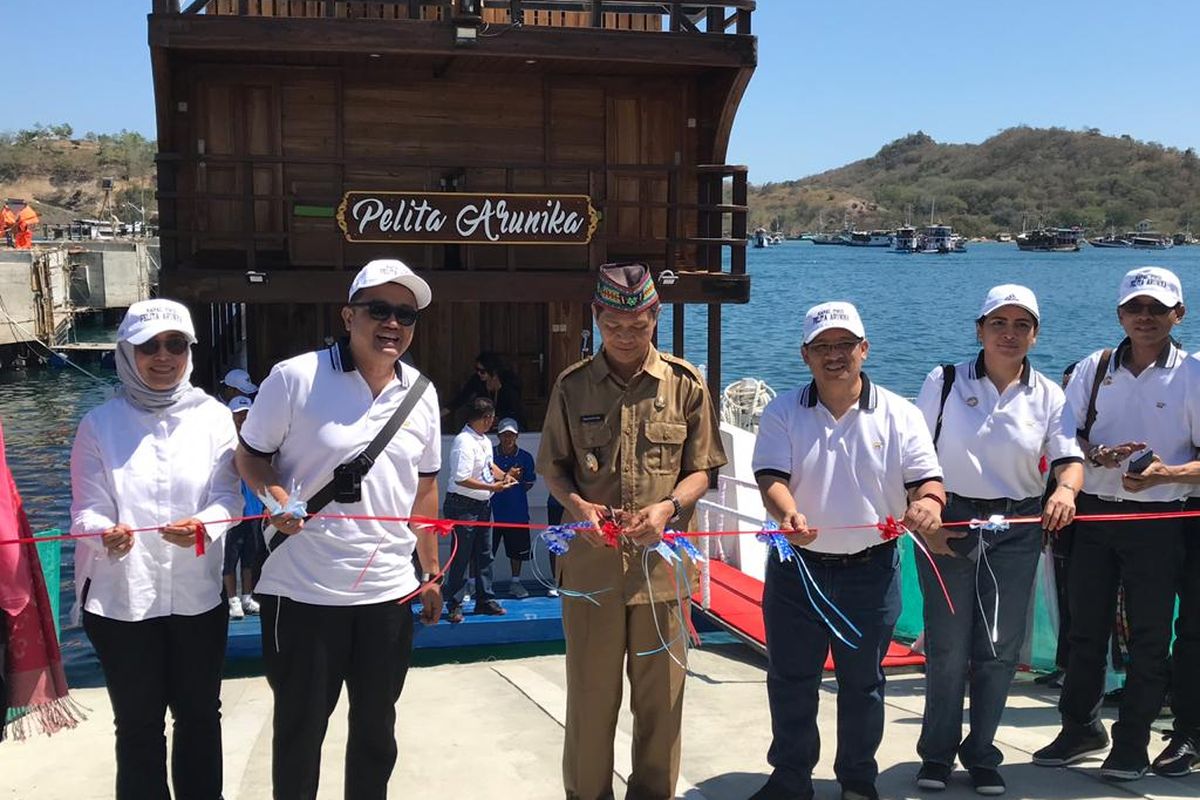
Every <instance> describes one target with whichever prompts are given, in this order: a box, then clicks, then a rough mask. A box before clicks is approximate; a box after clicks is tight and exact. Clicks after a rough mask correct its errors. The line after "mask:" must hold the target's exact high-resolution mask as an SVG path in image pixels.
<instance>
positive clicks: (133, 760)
mask: <svg viewBox="0 0 1200 800" xmlns="http://www.w3.org/2000/svg"><path fill="white" fill-rule="evenodd" d="M117 338H118V342H117V359H116V360H117V374H118V376H119V377H120V379H121V388H120V390H119V391H118V393H117V396H116V397H114V398H112V399H111V400H109V401H108V402H106V403H104V404H103V405H101V406H99V407H97V408H96V409H94V410H92V411H91V412H89V413H88V414H87V416H85V417H84V418H83V421H82V422H81V423H80V424H79V430H78V432H77V434H76V437H75V444H74V447H73V448H72V451H71V490H72V496H73V502H72V504H71V532H72V533H75V534H91V535H92V536H93V537H94V538H83V539H79V540H78V543H77V545H76V548H75V584H76V593H77V600H78V605H77V609H78V610H82V612H83V627H84V630H85V631H87V634H88V638H89V639H91V641H92V645H93V646H94V647H95V649H96V655H97V656H98V657H99V659H100V665H101V666H102V667H103V669H104V677H105V682H106V684H107V688H108V695H109V698H110V700H111V701H112V707H113V716H114V719H115V724H116V756H117V778H116V797H117V798H118V800H126V799H127V798H135V797H137V798H142V797H155V798H159V797H171V796H172V795H171V794H170V793H169V789H168V786H167V768H166V757H167V744H166V737H165V735H164V728H165V723H164V717H165V714H166V710H167V709H168V708H170V710H171V715H172V717H173V719H174V729H173V741H172V746H173V753H172V758H171V773H172V775H171V777H172V783H173V784H174V789H175V791H174V795H173V796H174V797H175V798H177V800H188V799H189V798H194V799H195V800H217V798H219V797H220V796H221V721H220V720H221V714H220V688H221V667H222V664H223V663H224V660H225V638H226V632H227V628H228V624H229V622H228V613H229V612H228V607H227V606H226V605H225V603H224V602H223V599H222V597H221V561H222V548H221V547H220V546H219V544H218V543H219V541H220V539H221V537H222V535H223V534H224V532H225V529H226V528H227V527H228V526H227V525H226V524H223V523H219V522H217V520H225V519H229V518H231V517H235V516H237V515H239V514H240V513H241V509H242V495H241V491H240V487H239V482H238V476H237V472H236V471H235V470H234V467H233V452H234V449H235V447H236V445H237V434H236V432H235V429H234V425H233V418H232V416H231V415H230V413H229V410H228V409H227V408H226V407H225V406H224V405H223V404H221V403H220V402H218V401H217V400H215V399H213V398H211V397H209V396H208V395H207V394H205V393H204V392H203V391H201V390H200V389H197V388H196V387H194V386H192V384H191V382H190V380H189V379H190V377H191V373H192V359H191V345H192V344H195V342H196V336H195V332H194V330H193V327H192V320H191V316H190V315H189V314H188V310H187V308H185V307H184V306H183V305H181V304H179V303H176V302H174V301H171V300H145V301H142V302H139V303H134V304H133V305H132V306H130V308H129V311H128V313H126V315H125V319H124V320H123V321H122V322H121V327H120V329H119V330H118V332H117ZM142 528H150V529H157V530H150V531H148V532H144V533H133V532H131V531H132V530H134V529H142ZM97 534H99V535H98V536H97ZM198 539H202V540H203V542H204V544H205V547H204V554H203V555H198V553H199V548H198V547H197V540H198Z"/></svg>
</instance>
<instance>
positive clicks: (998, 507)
mask: <svg viewBox="0 0 1200 800" xmlns="http://www.w3.org/2000/svg"><path fill="white" fill-rule="evenodd" d="M951 499H958V500H961V501H963V502H964V503H970V504H971V505H973V506H975V508H976V509H977V510H978V511H979V512H980V513H981V514H1004V515H1005V516H1011V515H1013V514H1015V513H1016V510H1017V508H1018V507H1019V506H1021V505H1022V504H1024V503H1027V502H1029V501H1030V500H1037V499H1039V498H1036V497H1026V498H1023V499H1020V500H1015V499H1013V498H1011V497H966V496H964V495H961V494H955V493H954V492H947V493H946V501H947V503H949V501H950V500H951Z"/></svg>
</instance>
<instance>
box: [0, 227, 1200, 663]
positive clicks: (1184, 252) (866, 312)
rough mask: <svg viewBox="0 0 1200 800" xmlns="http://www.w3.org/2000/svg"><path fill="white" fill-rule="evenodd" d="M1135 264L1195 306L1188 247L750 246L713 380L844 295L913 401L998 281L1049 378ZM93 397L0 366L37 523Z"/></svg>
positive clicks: (765, 372)
mask: <svg viewBox="0 0 1200 800" xmlns="http://www.w3.org/2000/svg"><path fill="white" fill-rule="evenodd" d="M1147 264H1153V265H1159V266H1165V267H1168V268H1169V269H1172V270H1174V271H1175V272H1176V273H1177V274H1178V275H1179V276H1180V278H1181V279H1182V281H1183V286H1184V292H1185V298H1186V299H1188V300H1200V247H1179V248H1173V249H1171V250H1167V251H1162V252H1147V251H1130V250H1095V249H1091V248H1085V249H1084V250H1083V251H1082V252H1079V253H1022V252H1020V251H1019V250H1017V248H1016V246H1015V245H1012V244H973V245H970V247H969V249H968V252H966V253H963V254H953V255H944V256H934V255H929V256H923V255H922V256H918V255H903V256H902V255H895V254H892V253H890V252H887V251H883V250H877V249H869V248H848V247H818V246H814V245H812V244H809V243H808V242H786V243H784V244H782V245H778V246H775V247H770V248H766V249H761V250H754V249H752V250H751V251H750V253H749V258H748V269H749V272H750V275H751V277H752V288H751V301H750V303H748V304H746V305H742V306H725V307H724V311H723V316H724V325H723V336H722V342H723V368H722V374H723V381H724V382H726V383H728V382H730V381H732V380H735V379H737V378H741V377H758V378H762V379H764V380H766V381H767V382H768V383H769V384H771V386H773V387H774V388H775V389H776V390H778V391H783V390H786V389H789V388H793V387H795V386H799V385H802V384H803V383H805V382H807V380H808V374H807V371H806V369H805V367H804V364H803V362H802V361H801V360H800V355H799V347H800V331H801V323H802V319H803V314H804V311H805V310H806V309H807V308H809V307H810V306H812V305H814V304H816V303H820V302H824V301H827V300H849V301H851V302H853V303H855V304H856V305H857V306H858V308H859V311H860V312H861V314H862V316H863V320H864V323H865V325H866V328H867V337H868V339H869V340H870V342H871V351H870V355H869V357H868V360H867V365H866V369H867V371H868V372H869V373H870V374H871V376H872V378H873V379H874V380H875V381H876V382H878V383H880V384H882V385H884V386H887V387H888V388H890V389H893V390H894V391H897V392H899V393H901V394H903V395H906V396H913V395H915V394H916V393H917V391H918V389H919V388H920V386H921V382H922V381H923V380H924V377H925V375H926V374H927V373H928V372H929V370H930V369H932V368H933V367H934V366H935V365H937V364H939V363H942V362H946V361H956V360H961V359H963V358H967V357H969V356H971V355H972V354H973V353H974V352H975V351H976V343H975V334H974V319H975V317H976V315H977V314H978V310H979V304H980V303H981V302H982V300H983V296H984V294H985V293H986V292H987V290H988V288H990V287H991V286H993V285H995V284H998V283H1022V284H1025V285H1026V286H1029V287H1030V288H1032V289H1033V290H1034V291H1035V292H1036V293H1037V295H1038V299H1039V302H1040V304H1041V309H1042V329H1041V331H1040V333H1039V336H1038V342H1037V345H1036V346H1035V348H1034V350H1033V353H1032V354H1031V358H1032V360H1033V362H1034V366H1035V367H1037V368H1038V369H1041V370H1042V371H1044V372H1046V373H1047V374H1048V375H1053V376H1056V375H1058V374H1059V373H1060V372H1061V371H1062V369H1063V368H1064V367H1065V366H1067V365H1068V364H1070V363H1072V362H1074V361H1076V360H1077V359H1079V358H1081V357H1082V356H1084V355H1086V354H1087V353H1090V352H1092V351H1093V350H1095V349H1097V348H1100V347H1104V346H1112V345H1115V344H1116V343H1117V342H1118V341H1120V338H1121V336H1122V334H1121V331H1120V329H1119V327H1118V326H1117V322H1116V293H1117V286H1118V283H1119V282H1120V279H1121V276H1122V275H1123V274H1124V273H1125V272H1126V271H1127V270H1129V269H1132V268H1133V267H1136V266H1142V265H1147ZM1197 314H1200V306H1198V307H1197ZM706 316H707V312H706V310H705V309H704V308H691V309H689V311H688V316H687V319H686V321H685V322H686V324H685V330H686V333H687V335H686V340H685V344H686V348H685V353H684V355H685V356H686V357H687V358H688V359H689V360H691V361H692V362H694V363H696V364H706V363H707V361H708V358H707V356H706V353H705V341H706ZM670 330H671V310H670V309H667V310H666V311H665V312H664V315H663V325H662V327H661V334H660V338H661V342H662V344H663V346H664V348H665V347H668V346H669V342H670V341H671V336H670ZM1197 330H1200V322H1197V321H1196V320H1195V319H1193V318H1192V316H1191V315H1189V316H1188V317H1186V318H1185V320H1184V322H1183V324H1182V325H1181V326H1180V327H1179V329H1178V334H1179V338H1181V339H1182V341H1183V343H1184V346H1185V347H1189V345H1190V346H1193V347H1196V348H1197V349H1200V334H1195V333H1193V331H1197ZM417 335H418V336H419V335H420V331H419V329H418V332H417ZM93 371H95V368H93ZM107 375H108V376H109V378H110V379H111V377H112V373H111V372H109V373H107ZM105 398H106V394H105V392H104V389H103V387H102V386H100V385H98V384H97V383H96V382H95V381H94V380H93V379H91V378H88V377H86V376H84V375H82V374H80V373H78V372H76V371H74V370H70V369H38V370H30V371H29V372H27V373H20V372H4V373H0V422H2V423H3V426H4V435H5V439H6V442H7V450H8V460H9V464H10V466H11V467H12V469H13V473H14V475H15V478H16V481H17V486H18V488H19V489H20V491H21V494H22V496H23V498H24V501H25V507H26V511H27V513H28V514H29V517H30V521H31V523H32V524H33V527H34V529H35V530H44V529H47V528H55V527H61V528H66V527H68V525H69V510H70V503H71V490H70V480H69V473H68V469H69V467H68V463H69V458H70V449H71V440H72V437H73V436H74V432H75V428H76V426H77V425H78V423H79V420H80V418H82V416H83V415H84V414H85V413H86V412H87V411H88V410H89V409H90V408H92V407H94V406H96V405H98V404H99V403H101V402H103V401H104V399H105ZM73 597H74V581H73V574H72V556H71V552H70V547H69V546H68V547H67V548H65V550H64V553H63V581H62V587H61V599H62V609H63V615H64V619H63V622H64V625H63V649H64V656H65V658H66V661H67V665H68V673H69V675H70V676H71V678H72V680H73V681H75V682H79V681H95V680H96V679H97V677H98V674H99V665H98V664H97V663H96V661H95V656H94V655H93V654H92V651H91V648H90V647H89V646H88V643H87V639H86V637H85V636H84V635H83V633H82V631H81V630H79V629H78V628H72V627H70V626H68V625H67V624H66V619H65V617H66V612H67V610H68V609H69V608H70V606H71V604H72V602H73Z"/></svg>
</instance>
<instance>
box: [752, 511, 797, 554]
mask: <svg viewBox="0 0 1200 800" xmlns="http://www.w3.org/2000/svg"><path fill="white" fill-rule="evenodd" d="M754 538H755V539H758V540H759V541H760V542H762V543H763V544H765V545H767V547H768V548H770V549H771V550H774V551H775V554H776V555H777V556H779V560H780V561H791V560H793V559H795V558H796V551H795V550H793V549H792V543H791V542H789V541H788V540H787V537H786V536H784V535H783V534H782V533H780V532H779V526H778V525H777V524H775V522H774V520H767V522H766V523H764V524H763V529H762V530H761V531H759V532H758V533H756V534H754Z"/></svg>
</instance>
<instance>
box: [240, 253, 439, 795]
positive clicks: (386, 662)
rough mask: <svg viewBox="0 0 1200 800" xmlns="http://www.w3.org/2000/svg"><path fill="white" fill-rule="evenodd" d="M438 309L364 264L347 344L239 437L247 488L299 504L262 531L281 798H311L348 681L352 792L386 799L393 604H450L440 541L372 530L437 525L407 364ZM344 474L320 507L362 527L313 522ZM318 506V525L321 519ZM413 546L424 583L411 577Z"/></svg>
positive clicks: (396, 273) (301, 359) (404, 657)
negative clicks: (442, 582)
mask: <svg viewBox="0 0 1200 800" xmlns="http://www.w3.org/2000/svg"><path fill="white" fill-rule="evenodd" d="M431 299H432V295H431V292H430V289H429V285H428V284H427V283H426V282H425V281H424V280H422V279H421V278H420V277H418V276H417V275H415V274H414V273H413V272H412V270H410V269H409V268H408V267H407V266H405V265H404V264H403V263H401V262H399V261H395V260H391V259H385V260H378V261H372V262H370V263H369V264H367V265H366V266H365V267H363V268H362V270H361V271H360V272H359V273H358V275H357V276H356V277H355V278H354V282H353V284H352V285H351V287H350V296H349V300H348V302H347V303H346V305H345V306H344V307H343V308H342V314H341V317H342V322H343V324H344V325H345V326H346V332H347V333H348V334H349V336H348V338H346V339H343V340H341V341H339V342H336V343H335V344H333V345H332V346H330V347H328V348H325V349H323V350H319V351H316V352H311V353H305V354H303V355H300V356H297V357H295V358H291V359H288V360H286V361H283V362H281V363H280V364H278V365H276V367H275V369H274V370H272V371H271V374H270V375H269V376H268V377H267V379H266V380H264V381H263V383H262V386H261V387H260V389H259V393H258V397H257V399H256V400H255V403H254V406H253V407H252V408H251V409H250V411H249V413H248V415H247V419H246V421H245V422H244V423H243V425H242V430H241V436H240V439H241V442H240V446H239V447H238V452H237V465H238V469H239V471H240V472H241V474H242V477H243V479H244V480H245V481H246V483H247V484H248V485H249V486H250V488H251V489H252V490H253V491H255V492H256V493H257V494H259V495H260V496H263V497H264V498H265V499H266V501H267V505H269V506H271V505H274V506H275V507H276V508H278V507H280V506H283V507H284V508H285V509H286V508H289V507H290V508H292V512H291V513H289V512H286V511H285V512H275V515H274V516H273V517H272V518H271V525H272V526H273V528H274V529H275V530H277V531H278V532H279V533H280V534H282V536H280V537H278V539H279V541H278V543H277V544H276V543H275V541H274V539H273V537H272V535H271V534H270V533H268V534H267V537H268V538H269V539H272V544H274V545H275V546H274V547H273V549H272V551H271V554H270V555H269V556H268V557H267V561H266V564H265V565H264V566H263V571H262V579H261V580H260V582H259V583H258V585H257V587H256V593H257V595H258V600H259V602H260V604H261V620H262V628H263V636H262V639H263V659H264V662H265V666H266V673H267V680H268V682H269V683H270V685H271V690H272V692H273V693H274V696H275V717H274V738H273V742H272V747H273V753H272V755H273V761H272V777H273V783H274V793H275V796H276V797H287V798H297V799H299V798H315V797H316V794H317V782H318V778H319V770H320V762H321V744H322V742H323V740H324V738H325V728H326V724H327V721H328V718H329V715H330V713H332V711H333V708H334V706H335V705H336V704H337V700H338V696H339V694H340V693H341V688H342V684H343V683H345V685H346V687H347V691H348V694H349V697H350V715H349V719H350V737H349V743H348V745H347V748H346V769H345V776H346V777H345V780H346V784H345V793H346V796H347V797H384V796H385V795H386V794H387V783H388V778H389V776H390V775H391V773H392V769H393V767H394V765H395V762H396V754H397V749H396V737H395V726H396V702H397V700H398V699H399V697H400V690H401V688H402V687H403V686H404V678H405V675H406V674H407V672H408V665H409V659H410V656H411V653H412V638H413V614H412V611H411V609H410V607H409V603H408V602H405V603H404V604H399V603H397V602H396V601H397V600H400V599H401V598H405V597H408V596H410V595H412V594H413V593H414V592H416V591H417V590H418V587H423V588H422V589H421V591H420V592H419V599H420V602H421V605H422V614H421V618H422V621H423V622H425V623H426V624H434V623H436V622H437V620H438V617H439V616H440V614H441V608H442V600H441V593H440V592H439V590H438V587H437V586H436V585H435V584H433V583H432V582H431V574H433V573H436V572H437V571H438V542H437V534H436V532H435V531H433V530H432V529H428V528H423V527H420V526H416V525H411V526H410V525H408V524H405V523H399V522H383V521H378V520H375V519H370V518H373V517H409V516H418V517H425V518H436V517H437V515H438V491H437V473H438V470H439V468H440V466H441V422H440V415H439V414H438V399H437V392H436V391H435V390H434V388H433V386H432V385H430V384H428V383H426V382H425V381H424V379H423V378H422V376H421V374H420V373H419V372H418V371H417V370H416V369H415V368H413V367H411V366H409V365H407V364H403V363H402V362H401V361H400V357H401V356H402V355H403V354H404V352H405V351H406V350H407V349H408V347H409V345H410V344H411V343H412V340H413V332H414V325H415V323H416V321H417V318H418V316H419V312H420V310H421V309H423V308H425V307H426V306H428V305H429V303H430V301H431ZM422 387H424V388H422ZM413 392H416V393H417V394H416V395H415V396H414V397H413V398H411V399H410V398H409V397H408V396H409V394H410V393H413ZM406 401H410V402H414V403H415V404H414V405H411V406H408V403H406ZM405 407H407V408H408V410H407V415H406V416H405V415H404V408H405ZM397 414H398V415H400V416H404V419H403V421H402V424H400V426H399V428H398V429H397V430H395V432H394V433H393V434H392V435H391V436H390V437H388V436H386V435H385V436H384V437H383V439H386V443H385V444H383V447H382V450H381V451H380V452H379V455H378V457H377V458H375V460H374V461H373V462H371V463H370V464H369V466H364V462H363V461H362V459H361V458H360V455H361V454H362V453H363V452H364V451H365V450H366V449H367V448H368V446H369V445H370V444H371V443H372V441H373V440H375V439H376V437H377V436H379V435H380V432H381V431H383V429H384V428H385V426H386V425H387V424H388V422H389V421H390V420H391V419H392V417H393V415H397ZM351 473H353V474H351ZM335 476H336V481H335V484H334V485H335V486H336V487H337V489H336V492H335V493H334V494H333V499H332V501H330V502H328V503H327V504H326V505H324V506H323V507H322V508H320V511H322V512H324V513H325V514H329V515H356V516H363V517H367V518H368V519H360V520H350V519H330V518H327V517H324V518H318V517H313V518H309V519H305V518H304V516H303V512H300V511H298V510H297V509H296V508H295V506H293V505H292V503H293V502H294V501H296V500H303V501H311V499H312V498H313V496H314V495H316V494H318V492H319V490H322V488H323V487H325V486H326V485H327V484H329V483H330V481H331V479H335ZM309 505H310V507H309V508H308V509H307V510H308V513H310V514H311V513H313V512H314V511H316V510H317V509H316V508H313V507H311V506H312V505H314V503H312V502H310V503H309ZM268 530H270V529H268ZM414 549H415V550H416V551H417V553H418V554H419V556H420V563H421V567H422V569H423V570H425V571H426V572H425V574H424V575H417V574H416V571H415V569H414V567H413V559H412V556H413V551H414Z"/></svg>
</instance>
